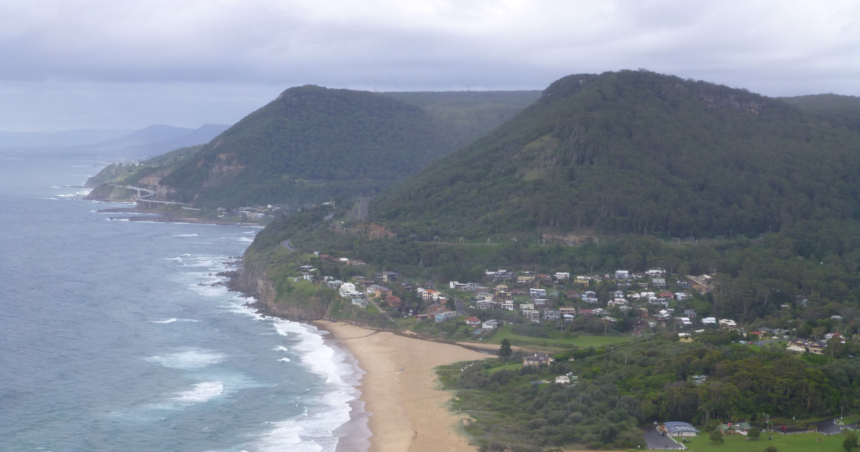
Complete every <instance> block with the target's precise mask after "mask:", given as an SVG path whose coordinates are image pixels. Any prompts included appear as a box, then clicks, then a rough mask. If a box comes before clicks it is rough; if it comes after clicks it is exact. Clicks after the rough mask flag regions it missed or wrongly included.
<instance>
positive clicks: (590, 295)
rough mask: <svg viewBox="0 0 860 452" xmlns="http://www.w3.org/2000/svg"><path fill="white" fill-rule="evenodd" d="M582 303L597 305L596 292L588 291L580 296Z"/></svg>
mask: <svg viewBox="0 0 860 452" xmlns="http://www.w3.org/2000/svg"><path fill="white" fill-rule="evenodd" d="M582 301H584V302H586V303H597V301H598V300H597V292H595V291H593V290H588V291H586V292H585V293H584V294H582Z"/></svg>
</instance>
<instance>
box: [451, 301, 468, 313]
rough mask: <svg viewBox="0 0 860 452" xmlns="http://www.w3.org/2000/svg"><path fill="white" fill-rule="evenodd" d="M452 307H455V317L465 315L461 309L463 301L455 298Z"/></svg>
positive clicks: (462, 308) (464, 311) (463, 309)
mask: <svg viewBox="0 0 860 452" xmlns="http://www.w3.org/2000/svg"><path fill="white" fill-rule="evenodd" d="M454 305H455V306H457V315H466V309H465V307H463V300H461V299H459V298H455V299H454Z"/></svg>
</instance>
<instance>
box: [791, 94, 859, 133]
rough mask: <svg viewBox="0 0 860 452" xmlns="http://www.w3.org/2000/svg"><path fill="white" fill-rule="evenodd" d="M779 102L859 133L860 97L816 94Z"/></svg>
mask: <svg viewBox="0 0 860 452" xmlns="http://www.w3.org/2000/svg"><path fill="white" fill-rule="evenodd" d="M781 100H782V101H784V102H786V103H789V104H791V105H794V106H795V107H797V108H799V109H801V110H803V112H804V113H807V114H809V115H812V116H815V117H816V118H818V119H821V120H822V121H826V122H829V123H830V124H833V125H834V126H837V127H846V128H849V129H852V130H856V131H860V97H855V96H840V95H838V94H816V95H811V96H797V97H783V98H781Z"/></svg>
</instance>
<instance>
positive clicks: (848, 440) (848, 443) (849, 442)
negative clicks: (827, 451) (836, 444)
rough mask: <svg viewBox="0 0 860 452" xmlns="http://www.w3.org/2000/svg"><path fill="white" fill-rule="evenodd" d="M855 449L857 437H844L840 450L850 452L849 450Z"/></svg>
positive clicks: (851, 434)
mask: <svg viewBox="0 0 860 452" xmlns="http://www.w3.org/2000/svg"><path fill="white" fill-rule="evenodd" d="M855 447H857V435H855V434H853V433H849V434H847V435H845V440H844V441H842V448H843V449H845V452H851V449H853V448H855Z"/></svg>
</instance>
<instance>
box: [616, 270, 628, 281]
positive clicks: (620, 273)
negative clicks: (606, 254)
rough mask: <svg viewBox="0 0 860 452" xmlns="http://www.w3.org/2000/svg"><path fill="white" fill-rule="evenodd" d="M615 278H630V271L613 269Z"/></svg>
mask: <svg viewBox="0 0 860 452" xmlns="http://www.w3.org/2000/svg"><path fill="white" fill-rule="evenodd" d="M615 279H630V272H629V271H627V270H615Z"/></svg>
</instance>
